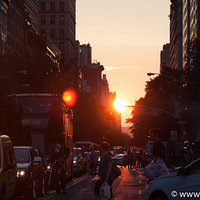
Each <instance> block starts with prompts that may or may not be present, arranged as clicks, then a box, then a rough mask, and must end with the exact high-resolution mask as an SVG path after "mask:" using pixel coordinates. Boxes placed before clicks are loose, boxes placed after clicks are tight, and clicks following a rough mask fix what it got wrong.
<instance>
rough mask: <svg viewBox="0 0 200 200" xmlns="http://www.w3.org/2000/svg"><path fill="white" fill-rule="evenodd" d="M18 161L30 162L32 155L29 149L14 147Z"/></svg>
mask: <svg viewBox="0 0 200 200" xmlns="http://www.w3.org/2000/svg"><path fill="white" fill-rule="evenodd" d="M14 151H15V157H16V161H17V163H29V162H30V157H29V154H28V150H27V149H23V148H14Z"/></svg>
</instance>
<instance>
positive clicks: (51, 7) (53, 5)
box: [50, 2, 55, 11]
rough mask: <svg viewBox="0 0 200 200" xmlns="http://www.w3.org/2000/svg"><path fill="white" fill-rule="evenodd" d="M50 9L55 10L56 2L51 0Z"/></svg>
mask: <svg viewBox="0 0 200 200" xmlns="http://www.w3.org/2000/svg"><path fill="white" fill-rule="evenodd" d="M50 11H55V2H50Z"/></svg>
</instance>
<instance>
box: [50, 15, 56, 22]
mask: <svg viewBox="0 0 200 200" xmlns="http://www.w3.org/2000/svg"><path fill="white" fill-rule="evenodd" d="M50 24H55V15H50Z"/></svg>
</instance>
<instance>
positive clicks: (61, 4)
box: [59, 2, 65, 11]
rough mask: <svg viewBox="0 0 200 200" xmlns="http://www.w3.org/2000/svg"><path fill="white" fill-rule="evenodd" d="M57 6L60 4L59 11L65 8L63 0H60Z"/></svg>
mask: <svg viewBox="0 0 200 200" xmlns="http://www.w3.org/2000/svg"><path fill="white" fill-rule="evenodd" d="M59 6H60V11H64V10H65V3H64V2H60V3H59Z"/></svg>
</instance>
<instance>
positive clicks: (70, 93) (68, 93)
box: [63, 88, 77, 107]
mask: <svg viewBox="0 0 200 200" xmlns="http://www.w3.org/2000/svg"><path fill="white" fill-rule="evenodd" d="M63 101H64V103H65V104H66V105H67V106H70V107H73V106H75V104H76V102H77V93H76V90H74V89H73V88H69V89H67V90H65V91H64V92H63Z"/></svg>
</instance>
